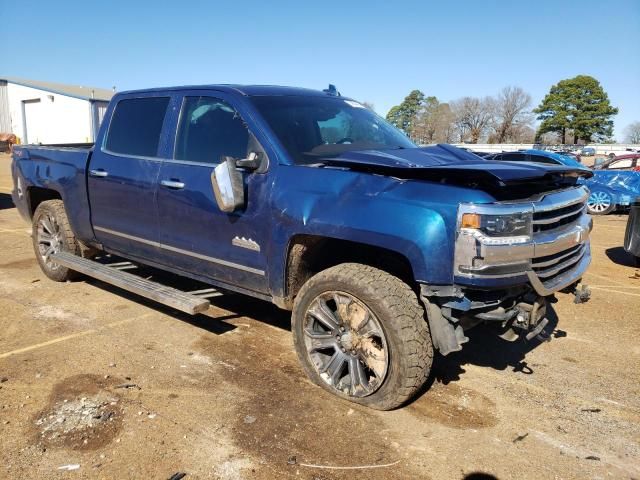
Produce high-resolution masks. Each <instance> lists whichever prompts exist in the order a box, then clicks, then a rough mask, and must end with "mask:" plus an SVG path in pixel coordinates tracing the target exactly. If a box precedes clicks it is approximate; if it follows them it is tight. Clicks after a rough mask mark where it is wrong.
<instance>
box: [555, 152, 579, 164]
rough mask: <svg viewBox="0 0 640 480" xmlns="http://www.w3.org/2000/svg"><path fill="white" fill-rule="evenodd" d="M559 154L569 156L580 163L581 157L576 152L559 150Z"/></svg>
mask: <svg viewBox="0 0 640 480" xmlns="http://www.w3.org/2000/svg"><path fill="white" fill-rule="evenodd" d="M560 154H561V155H564V156H566V157H571V158H573V159H574V160H575V161H576V162H578V163H582V158H581V157H580V155H578V154H577V153H576V152H561V153H560Z"/></svg>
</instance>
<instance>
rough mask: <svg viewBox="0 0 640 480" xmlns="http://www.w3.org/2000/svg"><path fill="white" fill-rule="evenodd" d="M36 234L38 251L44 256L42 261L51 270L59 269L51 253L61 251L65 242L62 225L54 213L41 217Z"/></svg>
mask: <svg viewBox="0 0 640 480" xmlns="http://www.w3.org/2000/svg"><path fill="white" fill-rule="evenodd" d="M36 235H37V236H36V240H37V242H38V252H39V253H40V256H41V257H42V261H43V262H44V263H45V265H46V266H47V268H49V269H51V270H55V269H57V268H58V266H59V265H58V264H57V263H55V262H53V261H52V260H51V257H50V255H51V254H52V253H55V252H58V251H60V249H61V248H62V245H63V243H62V232H61V231H60V225H59V224H58V222H57V220H56V219H55V217H54V216H53V215H50V214H49V213H46V214H44V215H42V216H41V217H40V219H39V220H38V229H37V234H36Z"/></svg>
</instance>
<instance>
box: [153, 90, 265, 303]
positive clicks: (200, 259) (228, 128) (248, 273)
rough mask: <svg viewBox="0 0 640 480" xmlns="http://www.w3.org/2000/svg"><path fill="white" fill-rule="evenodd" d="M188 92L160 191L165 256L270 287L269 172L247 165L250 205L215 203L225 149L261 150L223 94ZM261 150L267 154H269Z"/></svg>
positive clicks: (186, 267) (234, 153)
mask: <svg viewBox="0 0 640 480" xmlns="http://www.w3.org/2000/svg"><path fill="white" fill-rule="evenodd" d="M206 93H207V94H203V95H192V96H189V95H187V96H184V97H183V98H182V102H181V103H182V105H181V109H180V114H179V116H178V117H177V119H176V121H177V130H176V131H177V133H176V136H175V145H174V147H173V152H170V153H169V155H166V156H167V157H169V159H168V160H165V161H164V162H163V164H162V166H161V168H160V175H159V186H158V194H157V202H158V219H159V236H160V244H161V250H162V257H163V263H165V264H166V265H168V266H171V267H174V268H177V269H179V270H183V271H186V272H190V273H195V274H198V275H200V276H205V277H208V278H211V279H212V280H215V281H218V282H224V283H226V284H230V285H236V286H240V287H243V288H248V289H250V290H253V291H256V292H267V277H266V255H265V253H266V252H265V250H266V247H267V240H268V232H269V222H270V220H269V215H267V214H265V211H266V210H267V208H268V197H269V195H268V194H269V189H268V181H267V180H268V176H269V175H268V172H265V173H256V172H243V175H244V182H245V192H246V205H245V208H244V209H240V210H237V211H235V212H231V213H225V212H223V211H221V210H220V208H219V207H218V205H217V203H216V199H215V194H214V189H213V184H212V173H213V170H214V168H215V167H216V166H217V165H218V164H219V163H220V162H221V161H222V158H223V157H225V156H231V157H234V158H246V157H247V155H248V153H249V152H250V151H256V150H259V149H260V148H261V147H260V146H259V145H258V144H257V141H256V140H255V137H254V136H253V135H252V134H251V133H250V131H249V128H248V126H247V124H246V123H245V122H244V121H243V119H242V117H241V116H240V114H239V113H238V111H237V110H236V108H235V107H234V106H233V105H232V104H231V102H230V101H229V100H228V99H226V98H224V95H223V94H222V93H221V94H220V96H218V95H216V96H211V92H206ZM261 156H262V157H263V158H264V161H267V158H266V154H264V153H262V154H261Z"/></svg>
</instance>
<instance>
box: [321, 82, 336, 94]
mask: <svg viewBox="0 0 640 480" xmlns="http://www.w3.org/2000/svg"><path fill="white" fill-rule="evenodd" d="M322 91H323V92H324V93H327V94H329V95H333V96H334V97H339V96H340V92H339V91H338V90H337V89H336V86H335V85H333V84H331V83H330V84H329V88H325V89H324V90H322Z"/></svg>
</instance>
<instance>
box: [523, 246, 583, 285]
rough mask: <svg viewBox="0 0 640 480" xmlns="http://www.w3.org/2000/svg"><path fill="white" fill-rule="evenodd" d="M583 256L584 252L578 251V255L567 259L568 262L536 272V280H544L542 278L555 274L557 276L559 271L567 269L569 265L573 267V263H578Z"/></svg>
mask: <svg viewBox="0 0 640 480" xmlns="http://www.w3.org/2000/svg"><path fill="white" fill-rule="evenodd" d="M583 255H584V250H582V251H580V253H578V254H577V255H575V256H573V257H571V258H569V260H565V261H564V262H562V263H559V264H558V265H556V266H554V267H552V268H547V269H542V270H536V271H535V272H536V275H537V276H538V278H541V279H544V278H548V277H553V276H554V275H555V274H557V273H558V272H559V271H560V270H562V269H564V268H567V267H569V266H571V265H573V264H574V263H578V261H579V260H580V259H581V258H582V256H583Z"/></svg>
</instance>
